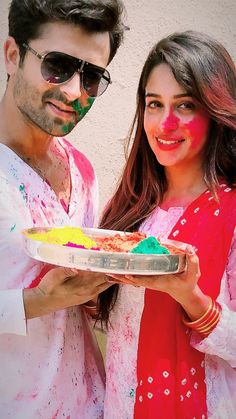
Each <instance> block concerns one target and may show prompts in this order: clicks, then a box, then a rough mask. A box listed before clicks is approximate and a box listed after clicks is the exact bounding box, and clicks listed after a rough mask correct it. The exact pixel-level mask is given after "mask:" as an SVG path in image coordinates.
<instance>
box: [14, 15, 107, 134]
mask: <svg viewBox="0 0 236 419" xmlns="http://www.w3.org/2000/svg"><path fill="white" fill-rule="evenodd" d="M29 45H30V46H31V47H32V48H33V49H34V50H36V51H37V52H38V53H40V54H42V55H44V54H45V53H48V52H51V51H58V52H63V53H66V54H69V55H71V56H74V57H76V58H80V59H82V60H85V61H88V62H90V63H92V64H95V65H97V66H100V67H106V65H107V63H108V60H109V53H110V42H109V34H108V33H107V32H106V33H95V34H88V33H86V32H85V31H84V30H83V29H82V28H80V27H78V26H74V25H71V24H65V23H59V22H57V23H48V24H46V25H44V26H43V28H42V33H41V36H40V38H38V39H36V40H32V41H30V42H29ZM13 83H14V84H13V97H14V100H15V104H16V106H17V107H18V109H19V110H20V112H21V114H22V115H23V116H24V118H25V119H26V120H27V122H30V123H31V124H33V125H36V126H38V127H39V128H41V129H42V130H43V131H45V132H47V133H48V134H50V135H53V136H59V137H60V136H64V135H66V134H68V133H69V132H70V131H71V130H72V129H73V128H74V127H75V125H76V124H77V123H78V122H79V121H80V120H81V119H82V118H83V117H84V115H85V114H86V113H87V112H88V110H89V109H90V107H91V106H92V104H93V102H94V98H91V97H89V96H88V94H87V93H86V91H85V90H84V89H83V87H82V85H81V79H80V75H79V73H77V72H76V73H75V74H74V76H73V77H72V78H71V79H70V80H68V81H67V82H65V83H63V84H58V85H55V84H50V83H48V82H46V81H45V80H44V78H43V77H42V74H41V60H40V59H39V58H38V57H36V56H35V55H34V54H32V53H31V52H30V51H26V55H25V58H24V62H23V64H22V65H21V66H20V67H19V68H18V70H17V72H16V74H15V76H14V82H13Z"/></svg>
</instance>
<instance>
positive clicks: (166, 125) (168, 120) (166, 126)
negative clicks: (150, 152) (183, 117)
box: [161, 110, 179, 132]
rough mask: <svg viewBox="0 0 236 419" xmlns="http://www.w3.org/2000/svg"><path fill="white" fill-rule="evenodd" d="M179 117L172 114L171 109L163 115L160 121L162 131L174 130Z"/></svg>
mask: <svg viewBox="0 0 236 419" xmlns="http://www.w3.org/2000/svg"><path fill="white" fill-rule="evenodd" d="M178 124H179V118H178V117H177V116H176V115H175V114H174V112H173V111H172V110H170V111H169V112H167V113H165V114H164V115H163V119H162V121H161V129H162V131H163V132H168V131H175V130H177V128H178Z"/></svg>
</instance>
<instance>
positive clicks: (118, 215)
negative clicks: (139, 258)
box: [99, 31, 236, 326]
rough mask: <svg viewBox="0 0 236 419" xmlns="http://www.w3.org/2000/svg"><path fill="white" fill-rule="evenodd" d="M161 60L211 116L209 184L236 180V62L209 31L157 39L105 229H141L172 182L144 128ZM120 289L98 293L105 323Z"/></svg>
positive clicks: (143, 75) (206, 159)
mask: <svg viewBox="0 0 236 419" xmlns="http://www.w3.org/2000/svg"><path fill="white" fill-rule="evenodd" d="M163 62H164V63H167V64H168V65H169V66H170V67H171V69H172V71H173V74H174V76H175V78H176V80H177V82H178V83H179V84H180V85H181V86H183V87H184V88H185V89H186V91H187V93H188V94H190V95H192V96H193V97H194V98H195V99H196V100H197V101H198V102H199V104H200V105H201V106H202V107H203V108H204V109H205V110H206V111H207V112H208V114H209V115H210V118H211V126H210V131H209V136H208V140H207V142H206V146H205V150H204V151H205V152H204V157H203V168H204V174H205V177H204V178H205V182H206V184H207V186H208V187H209V189H210V190H211V191H212V192H213V193H215V191H216V187H217V185H218V181H219V179H222V178H223V179H224V180H225V182H226V183H227V184H228V185H229V186H231V187H234V185H235V183H236V69H235V65H234V63H233V61H232V59H231V57H230V55H229V54H228V52H227V51H226V50H225V48H224V47H223V46H222V45H221V44H220V43H218V42H217V41H215V40H214V39H212V38H210V37H209V36H207V35H205V34H202V33H199V32H194V31H187V32H183V33H175V34H172V35H170V36H168V37H167V38H164V39H163V40H161V41H160V42H158V43H157V44H156V45H155V46H154V48H153V49H152V50H151V52H150V54H149V55H148V57H147V60H146V62H145V64H144V67H143V70H142V73H141V77H140V81H139V86H138V91H137V109H136V114H135V117H134V121H133V124H132V127H131V130H130V133H129V136H128V143H127V148H126V151H127V150H128V149H129V147H130V144H131V143H132V146H131V149H130V152H129V156H128V159H127V163H126V165H125V168H124V171H123V175H122V178H121V180H120V182H119V184H118V187H117V190H116V192H115V194H114V196H113V197H112V198H111V200H110V201H109V203H108V205H107V206H106V208H105V211H104V213H103V216H102V219H101V222H100V227H101V228H106V229H115V230H123V231H135V230H138V229H139V227H140V225H141V223H142V222H143V221H144V220H145V219H146V218H147V217H148V216H149V215H150V213H151V212H152V211H153V210H154V208H155V207H156V206H157V205H158V204H159V203H160V202H161V201H162V199H163V195H164V192H165V191H166V189H167V187H168V185H167V181H166V177H165V170H164V167H163V166H161V165H160V164H159V162H158V161H157V159H156V157H155V155H154V153H153V152H152V150H151V148H150V146H149V143H148V140H147V137H146V133H145V131H144V127H143V118H144V108H145V87H146V84H147V81H148V77H149V75H150V72H151V71H152V69H153V68H154V67H155V66H157V65H158V64H160V63H163ZM133 134H134V135H133ZM133 136H134V140H133V141H132V138H133ZM118 289H119V287H118V285H113V286H112V287H110V288H109V289H108V290H106V291H105V292H103V293H102V294H100V296H99V317H100V319H101V320H102V322H104V323H105V324H106V326H107V325H108V321H109V312H110V310H111V309H112V308H113V306H114V304H115V301H116V299H117V295H118Z"/></svg>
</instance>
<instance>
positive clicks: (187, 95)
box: [145, 92, 192, 99]
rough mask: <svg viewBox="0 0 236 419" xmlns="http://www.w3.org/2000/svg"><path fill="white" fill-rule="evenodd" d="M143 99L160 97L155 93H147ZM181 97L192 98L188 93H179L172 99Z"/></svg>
mask: <svg viewBox="0 0 236 419" xmlns="http://www.w3.org/2000/svg"><path fill="white" fill-rule="evenodd" d="M145 97H157V98H160V97H161V95H158V94H157V93H151V92H147V93H145ZM181 97H192V95H191V94H190V93H179V94H178V95H174V96H173V98H174V99H179V98H181Z"/></svg>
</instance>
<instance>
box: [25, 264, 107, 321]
mask: <svg viewBox="0 0 236 419" xmlns="http://www.w3.org/2000/svg"><path fill="white" fill-rule="evenodd" d="M109 287H110V284H109V283H108V282H107V281H106V279H105V275H104V274H102V273H95V272H89V271H79V270H76V269H70V268H53V269H51V270H50V271H49V272H47V273H46V275H45V276H44V277H43V279H42V280H41V282H40V284H39V285H38V287H36V288H31V289H25V290H24V291H23V296H24V305H25V314H26V318H27V319H30V318H33V317H39V316H43V315H46V314H49V313H52V312H54V311H57V310H62V309H64V308H67V307H72V306H75V305H79V304H83V303H86V302H87V301H89V300H92V299H94V298H95V297H96V296H97V295H98V294H99V293H101V292H102V291H105V290H106V289H107V288H109Z"/></svg>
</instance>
